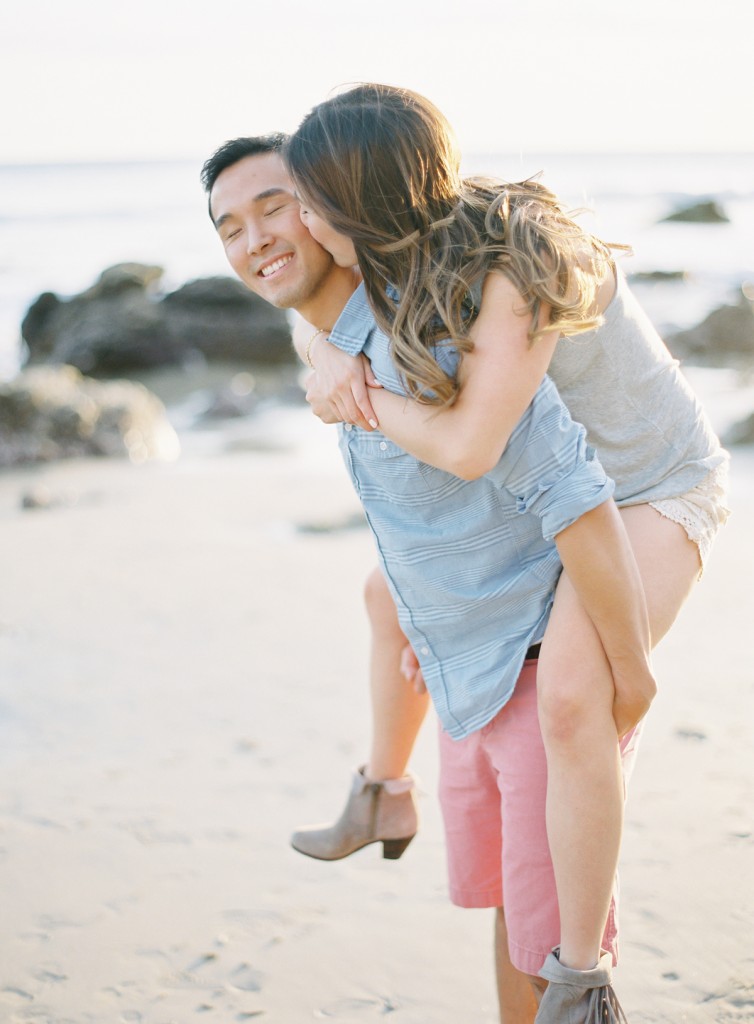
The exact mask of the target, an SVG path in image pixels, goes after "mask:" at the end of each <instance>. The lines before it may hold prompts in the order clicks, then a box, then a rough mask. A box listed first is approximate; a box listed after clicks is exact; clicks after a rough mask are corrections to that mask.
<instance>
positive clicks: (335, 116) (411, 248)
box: [287, 86, 726, 1019]
mask: <svg viewBox="0 0 754 1024" xmlns="http://www.w3.org/2000/svg"><path fill="white" fill-rule="evenodd" d="M287 161H288V164H289V168H290V170H291V173H292V175H293V177H294V180H295V182H296V185H297V189H298V191H299V193H300V196H301V199H302V203H303V207H304V211H305V212H304V213H303V214H302V216H303V218H304V220H305V223H307V225H308V226H309V229H310V231H311V233H312V234H313V236H314V237H315V238H316V239H317V240H318V241H319V242H320V243H321V244H322V245H323V246H324V247H325V248H327V249H329V251H330V252H331V253H332V254H333V256H334V258H335V260H336V262H338V263H342V264H343V265H348V264H352V263H353V262H358V265H359V267H360V269H361V273H362V276H363V280H364V285H365V288H366V293H367V295H368V298H369V302H370V305H371V307H372V309H373V312H374V315H375V317H376V319H377V322H378V324H379V326H380V327H381V328H382V329H383V330H385V331H386V332H387V333H389V334H390V337H391V343H392V350H391V352H392V358H393V361H394V363H395V366H396V368H397V372H398V373H399V374H400V377H401V379H402V382H403V386H404V390H405V392H406V393H407V394H409V395H410V396H411V397H412V398H414V399H415V401H414V402H413V403H407V402H406V401H405V399H404V398H402V397H400V396H398V395H395V394H391V393H389V392H388V391H374V392H372V394H371V399H372V405H373V406H374V409H375V411H376V413H377V417H378V419H379V425H380V430H381V431H382V433H383V434H385V436H386V437H388V438H389V439H390V440H391V441H393V442H395V443H396V444H398V445H399V446H400V447H401V448H403V449H405V450H406V451H408V452H411V453H412V454H413V455H415V456H416V457H417V458H419V459H421V460H422V462H424V463H427V464H429V465H432V466H437V467H439V468H440V469H444V470H446V471H448V472H450V473H453V474H455V475H456V476H459V477H462V478H467V479H472V478H476V477H478V476H480V475H482V474H485V473H487V472H488V471H489V470H491V468H492V467H493V466H495V465H496V463H497V460H498V459H499V458H500V456H501V453H502V452H503V451H504V449H505V446H506V443H507V441H508V439H509V437H510V436H511V432H512V431H513V429H514V427H515V425H516V423H517V422H518V420H519V418H520V416H521V414H522V413H523V412H524V410H525V409H526V408H527V406H528V405H529V403H530V402H531V400H532V397H533V395H534V394H535V392H536V389H537V387H538V386H539V384H540V382H541V380H542V378H543V376H544V374H545V372H549V373H550V374H551V376H552V377H553V379H554V380H555V382H556V383H557V385H558V387H559V390H560V392H561V396H562V398H563V400H564V401H565V402H566V404H567V406H568V408H569V410H570V412H571V414H572V416H573V417H574V419H576V420H578V421H581V422H583V423H584V424H585V426H586V427H587V431H588V434H589V439H590V442H591V443H592V444H594V445H595V447H596V448H597V450H598V453H599V456H600V459H601V461H602V463H603V465H604V466H605V468H606V470H607V471H608V473H610V475H611V476H613V477H614V479H615V481H616V485H617V486H616V497H617V499H618V500H619V504H621V505H622V506H624V511H623V519H624V524H625V526H626V529H627V530H628V533H629V536H630V537H631V540H632V543H633V547H634V554H635V556H636V559H637V562H638V565H639V569H640V572H641V575H642V580H643V584H644V589H645V593H646V599H647V606H648V611H649V619H650V630H651V636H652V641H653V643H656V642H657V641H658V640H659V639H660V638H661V637H662V635H664V633H665V632H666V631H667V629H668V628H669V627H670V625H671V624H672V622H673V620H674V619H675V617H676V614H677V612H678V610H679V609H680V607H681V605H682V603H683V601H684V600H685V598H686V596H687V595H688V593H689V591H690V589H691V587H692V585H693V582H694V580H695V579H696V578H697V577H698V576H699V574H700V570H701V568H702V567H703V562H704V558H705V557H706V554H707V551H708V549H709V544H710V543H711V539H712V537H713V535H714V532H715V529H716V528H717V526H718V525H719V523H720V522H722V521H723V520H724V518H725V510H724V507H723V505H722V497H723V482H724V481H723V475H724V470H725V464H726V455H725V453H724V452H723V451H722V450H721V449H720V446H719V444H718V442H717V439H716V438H715V437H714V435H713V433H712V431H711V429H710V427H709V424H708V423H707V421H706V419H705V417H704V415H703V413H702V411H701V409H700V408H699V406H698V403H697V402H696V400H695V399H694V397H693V395H692V393H691V392H690V390H689V389H688V387H687V385H686V384H685V382H684V380H683V378H682V377H681V376H680V374H679V372H678V370H677V367H676V365H675V364H674V363H673V361H672V360H671V358H670V356H669V354H668V353H667V350H666V349H665V348H664V346H663V345H662V343H661V341H660V340H659V338H657V336H656V335H655V333H654V332H653V330H652V328H651V326H650V325H649V323H648V321H647V320H646V318H645V317H644V316H643V314H642V313H641V311H640V310H639V308H638V307H637V305H636V303H635V301H634V299H633V297H632V296H631V294H630V292H629V291H628V289H627V288H626V285H625V281H624V280H623V278H622V277H621V275H620V274H619V273H617V272H616V271H615V269H614V265H613V263H612V260H611V254H610V248H611V247H609V246H606V245H605V244H604V243H602V242H600V241H599V240H597V239H595V238H593V237H591V236H589V235H586V234H585V233H584V232H583V231H582V230H581V229H579V228H578V226H577V225H576V224H575V223H574V222H573V221H572V220H570V218H568V217H567V216H566V215H565V213H564V212H563V210H562V208H561V207H560V204H559V203H558V201H557V199H556V198H555V197H554V196H553V195H552V194H551V193H550V192H549V191H548V190H546V189H544V188H543V187H542V186H540V185H537V184H536V183H534V182H524V183H522V184H520V185H502V184H499V183H495V182H491V181H476V180H473V181H462V180H461V179H460V176H459V159H458V154H457V151H456V149H455V144H454V140H453V136H452V132H451V131H450V129H449V126H448V125H447V123H446V122H445V120H444V118H443V117H442V115H441V114H440V113H439V111H437V110H436V108H434V107H433V106H432V104H430V103H429V102H428V101H426V100H425V99H423V98H422V97H419V96H417V95H416V94H413V93H410V92H408V91H406V90H401V89H392V88H390V87H385V86H360V87H357V88H356V89H353V90H350V91H349V92H347V93H344V94H343V95H341V96H337V97H335V98H334V99H332V100H330V101H328V102H326V103H324V104H321V105H320V106H318V107H316V108H315V109H314V110H313V111H312V112H311V113H310V114H309V115H308V116H307V118H306V119H305V120H304V122H303V123H302V125H301V126H300V128H299V129H298V130H297V132H296V133H295V134H294V136H293V138H292V140H291V143H290V146H289V148H288V151H287ZM315 326H316V325H315ZM571 339H573V340H571ZM332 340H335V339H334V338H333V339H332ZM312 341H313V344H312V346H311V348H310V351H309V353H308V354H309V357H310V361H311V362H312V363H313V365H314V367H315V368H317V369H318V370H319V369H320V363H319V360H320V358H322V353H323V352H324V351H326V346H325V344H324V342H323V340H322V335H321V332H319V337H317V338H316V339H314V338H313V339H312ZM449 350H450V352H451V353H452V356H453V357H454V358H453V359H450V360H448V351H449ZM610 670H612V671H610ZM537 689H538V694H539V710H540V721H541V727H542V733H543V737H544V742H545V748H546V751H547V758H548V773H549V782H548V821H547V825H548V837H549V840H550V845H551V850H552V858H553V863H554V866H555V873H556V879H557V890H558V899H559V905H560V917H561V937H560V964H561V965H562V966H563V968H564V969H567V970H569V971H570V973H569V975H568V976H569V978H570V975H571V974H572V973H573V972H574V971H579V970H582V971H588V970H589V969H591V968H592V967H593V965H594V964H595V963H596V962H597V960H598V958H599V942H600V936H601V934H602V929H603V927H604V922H605V917H606V914H607V906H608V902H609V894H610V891H611V888H612V883H613V878H614V875H615V868H616V863H617V856H618V849H619V844H620V831H621V822H622V801H623V792H622V784H621V780H620V773H619V767H618V759H617V742H616V740H617V737H619V736H622V735H623V734H625V733H626V732H627V731H628V730H629V729H630V728H631V727H633V726H634V725H636V723H637V722H638V721H639V720H640V719H641V717H642V716H643V714H644V713H645V712H646V710H647V708H648V706H649V703H650V701H651V698H652V693H651V692H650V690H649V689H648V688H647V687H646V686H645V684H642V686H641V687H639V688H637V687H636V686H635V685H634V684H633V681H632V680H631V679H630V678H626V677H624V676H623V675H622V673H621V667H620V664H619V659H618V660H617V661H616V659H612V660H611V662H610V665H609V666H608V665H607V664H606V663H605V660H604V654H603V652H602V651H601V650H600V649H599V644H598V643H597V642H596V641H595V634H594V629H593V626H592V624H591V623H590V622H589V619H588V617H587V616H586V615H585V613H584V609H583V608H582V607H581V605H580V603H579V601H578V600H577V599H576V596H575V594H574V591H573V588H572V587H571V585H570V581H569V579H568V576H567V575H565V574H564V576H563V578H562V579H561V582H560V584H559V587H558V592H557V595H556V598H555V603H554V607H553V611H552V615H551V617H550V620H549V623H548V625H547V631H546V633H545V638H544V643H543V648H542V654H541V658H540V666H539V672H538V679H537ZM551 974H552V972H551ZM548 977H550V980H552V981H557V980H559V979H558V978H557V977H553V976H551V975H548ZM563 980H565V978H564V979H563ZM555 987H556V988H565V987H567V986H566V985H563V986H555ZM550 988H551V989H552V988H553V986H552V985H551V986H550ZM544 1008H545V1004H544V1003H543V1008H542V1009H543V1010H544ZM540 1012H542V1011H540ZM553 1012H557V1011H553ZM543 1019H544V1018H543ZM553 1019H554V1018H553Z"/></svg>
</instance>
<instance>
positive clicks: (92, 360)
mask: <svg viewBox="0 0 754 1024" xmlns="http://www.w3.org/2000/svg"><path fill="white" fill-rule="evenodd" d="M162 277H163V271H162V268H160V267H155V266H148V265H144V264H141V263H121V264H117V265H116V266H114V267H109V268H108V269H107V270H105V271H103V273H102V274H101V275H100V277H99V279H98V280H97V281H96V282H95V284H94V285H92V287H91V288H89V289H87V290H86V291H84V292H81V293H80V294H79V295H74V296H73V297H72V298H70V299H60V298H59V297H58V296H57V295H54V294H53V293H51V292H45V293H44V294H42V295H40V296H39V297H38V298H37V299H36V300H35V301H34V302H33V303H32V305H31V306H30V307H29V309H28V311H27V313H26V315H25V317H24V319H23V323H22V325H21V334H22V337H23V339H24V342H25V344H26V347H27V350H28V351H27V357H26V360H25V361H26V363H27V364H30V365H35V364H38V363H58V364H62V363H65V364H67V365H69V366H75V367H76V368H77V369H79V370H81V371H82V373H89V374H92V373H93V374H102V375H108V374H112V373H118V374H121V373H127V372H129V371H134V370H142V369H151V368H154V367H158V366H169V365H179V364H182V363H185V362H187V361H189V360H191V358H192V357H195V356H196V354H197V353H201V354H202V355H203V356H204V357H206V358H207V359H216V360H231V359H232V360H235V361H244V362H249V363H254V362H261V363H276V364H278V363H291V362H294V361H295V360H294V355H293V350H292V346H291V343H290V328H289V326H288V320H287V317H286V315H285V313H284V312H283V311H282V310H279V309H275V308H274V307H273V306H270V305H269V304H268V303H266V302H264V300H263V299H260V298H259V297H258V296H257V295H254V294H253V293H252V292H250V291H248V289H246V288H245V287H244V286H243V285H242V284H241V283H240V281H236V280H234V279H233V278H225V277H215V278H206V279H200V280H197V281H192V282H190V283H189V284H186V285H184V286H183V287H182V288H179V289H177V291H174V292H169V293H167V294H161V293H160V292H159V284H160V282H161V280H162Z"/></svg>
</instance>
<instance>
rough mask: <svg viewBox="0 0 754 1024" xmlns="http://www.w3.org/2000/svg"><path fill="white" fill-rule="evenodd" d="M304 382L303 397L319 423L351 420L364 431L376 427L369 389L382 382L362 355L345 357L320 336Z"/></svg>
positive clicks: (349, 421)
mask: <svg viewBox="0 0 754 1024" xmlns="http://www.w3.org/2000/svg"><path fill="white" fill-rule="evenodd" d="M305 384H306V400H307V402H308V403H309V405H310V406H311V408H312V412H313V413H314V415H315V416H317V417H319V419H321V420H322V422H323V423H352V424H353V425H354V426H357V427H362V428H363V429H364V430H374V429H375V428H376V427H377V416H376V414H375V411H374V409H373V408H372V403H371V401H370V400H369V388H379V387H382V385H381V384H380V383H379V382H378V381H377V379H376V377H375V376H374V373H373V372H372V367H371V364H370V362H369V360H368V359H367V358H366V356H364V355H358V356H349V355H348V354H347V353H345V352H342V351H341V350H340V349H339V348H336V347H335V345H331V344H330V342H329V341H327V340H325V339H322V340H321V341H320V343H319V345H318V346H317V349H316V365H315V368H314V372H313V373H311V374H309V376H308V377H307V378H306V381H305Z"/></svg>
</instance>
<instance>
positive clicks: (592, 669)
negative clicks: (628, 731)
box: [537, 658, 615, 748]
mask: <svg viewBox="0 0 754 1024" xmlns="http://www.w3.org/2000/svg"><path fill="white" fill-rule="evenodd" d="M614 697H615V690H614V686H613V680H612V676H611V675H610V671H609V668H608V667H607V664H606V663H605V664H604V665H603V664H602V663H601V660H599V661H598V664H597V665H593V664H590V663H589V661H588V660H586V659H584V660H582V661H580V662H577V661H574V660H573V659H570V658H569V659H564V660H562V661H561V662H557V661H556V662H553V661H551V660H550V659H547V658H544V659H541V660H540V664H539V667H538V669H537V709H538V713H539V722H540V728H541V730H542V737H543V739H544V742H545V746H546V747H548V748H552V746H553V745H555V744H558V745H569V744H572V743H581V742H582V740H583V738H584V736H585V735H589V734H591V733H592V732H593V731H594V730H595V729H599V728H600V727H601V726H602V725H603V724H604V723H605V722H608V721H609V722H612V706H613V700H614Z"/></svg>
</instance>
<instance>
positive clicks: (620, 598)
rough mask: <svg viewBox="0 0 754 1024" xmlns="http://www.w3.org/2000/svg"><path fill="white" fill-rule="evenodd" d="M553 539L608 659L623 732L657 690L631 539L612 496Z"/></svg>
mask: <svg viewBox="0 0 754 1024" xmlns="http://www.w3.org/2000/svg"><path fill="white" fill-rule="evenodd" d="M555 543H556V545H557V548H558V553H559V555H560V560H561V562H562V563H563V569H564V570H565V572H566V573H567V575H568V578H569V580H570V582H571V584H572V585H573V588H574V590H575V591H576V593H577V595H578V597H579V600H580V601H581V603H582V605H583V606H584V609H585V610H586V612H587V614H588V616H589V618H590V619H591V620H592V622H593V623H594V626H595V628H596V630H597V633H598V634H599V638H600V640H601V641H602V646H603V648H604V649H605V654H606V655H607V659H608V662H609V663H610V670H611V672H612V675H613V682H614V684H615V700H614V704H613V716H614V718H615V724H616V728H617V730H618V736H619V737H622V736H624V735H625V734H626V733H627V732H628V731H629V729H632V728H633V727H634V726H635V725H637V724H638V722H639V721H640V720H641V719H642V718H643V717H644V715H645V714H646V713H647V711H648V710H649V706H650V704H651V703H652V700H653V698H654V696H655V694H656V692H657V685H656V683H655V680H654V676H653V675H652V668H651V664H650V648H651V643H650V636H649V615H648V612H647V605H646V600H645V596H644V587H643V585H642V582H641V577H640V575H639V569H638V567H637V565H636V559H635V558H634V553H633V549H632V547H631V541H630V540H629V537H628V534H627V533H626V530H625V527H624V525H623V521H622V520H621V517H620V513H619V512H618V509H617V508H616V506H615V504H614V502H612V501H608V502H605V503H604V504H602V505H598V506H597V508H595V509H593V510H592V511H591V512H587V513H586V514H585V515H582V516H581V517H580V518H579V519H577V520H576V521H575V522H574V523H573V524H572V525H571V526H569V527H567V528H566V529H565V530H563V531H561V532H560V533H559V534H557V536H556V537H555Z"/></svg>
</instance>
